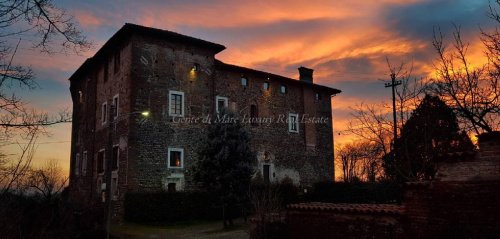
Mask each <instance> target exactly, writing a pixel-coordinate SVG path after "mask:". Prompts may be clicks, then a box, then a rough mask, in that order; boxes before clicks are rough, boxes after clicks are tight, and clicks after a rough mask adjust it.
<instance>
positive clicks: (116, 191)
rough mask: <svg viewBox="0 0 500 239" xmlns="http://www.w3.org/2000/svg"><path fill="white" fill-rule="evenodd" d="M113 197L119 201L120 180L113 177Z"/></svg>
mask: <svg viewBox="0 0 500 239" xmlns="http://www.w3.org/2000/svg"><path fill="white" fill-rule="evenodd" d="M111 181H112V182H111V191H112V192H111V195H113V200H116V199H118V178H116V177H113V178H112V180H111Z"/></svg>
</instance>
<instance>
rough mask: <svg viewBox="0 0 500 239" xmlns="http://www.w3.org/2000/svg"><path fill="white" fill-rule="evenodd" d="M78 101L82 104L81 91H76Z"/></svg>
mask: <svg viewBox="0 0 500 239" xmlns="http://www.w3.org/2000/svg"><path fill="white" fill-rule="evenodd" d="M78 101H79V102H80V103H83V91H81V90H79V91H78Z"/></svg>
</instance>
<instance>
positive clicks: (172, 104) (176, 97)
mask: <svg viewBox="0 0 500 239" xmlns="http://www.w3.org/2000/svg"><path fill="white" fill-rule="evenodd" d="M168 95H169V99H170V101H169V107H168V115H170V116H179V117H184V92H180V91H173V90H171V91H169V93H168Z"/></svg>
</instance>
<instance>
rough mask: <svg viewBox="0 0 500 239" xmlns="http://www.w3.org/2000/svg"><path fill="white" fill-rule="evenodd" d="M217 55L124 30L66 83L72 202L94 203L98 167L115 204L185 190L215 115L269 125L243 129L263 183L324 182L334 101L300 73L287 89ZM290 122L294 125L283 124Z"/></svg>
mask: <svg viewBox="0 0 500 239" xmlns="http://www.w3.org/2000/svg"><path fill="white" fill-rule="evenodd" d="M224 49H225V47H224V46H222V45H219V44H215V43H211V42H207V41H203V40H200V39H195V38H192V37H188V36H183V35H180V34H177V33H173V32H169V31H164V30H159V29H153V28H147V27H142V26H137V25H133V24H126V25H125V26H124V27H122V28H121V29H120V30H119V31H118V32H117V33H116V34H115V35H114V36H113V37H112V38H111V39H110V40H109V41H108V42H106V43H105V44H104V46H103V47H102V48H101V49H100V50H99V51H98V52H97V53H96V54H95V56H94V57H92V58H90V59H88V60H87V61H86V62H85V63H84V64H83V65H82V66H81V67H80V68H79V69H78V70H77V71H76V72H75V73H74V74H73V75H72V76H71V78H70V82H71V87H70V90H71V95H72V100H73V128H72V144H71V171H70V187H71V192H72V195H73V196H75V197H78V198H79V199H81V201H82V202H94V201H96V200H98V199H100V198H101V195H102V194H103V189H104V186H103V185H104V183H105V182H106V180H105V175H106V174H105V172H106V166H107V167H112V169H113V170H112V177H111V178H112V180H111V185H112V190H113V192H112V193H113V198H114V199H115V200H118V201H120V202H121V201H123V199H124V195H125V194H126V192H130V191H158V190H190V189H193V188H194V187H193V184H192V183H191V177H190V168H191V167H192V166H193V164H194V162H195V161H196V157H197V153H196V152H197V150H198V147H199V146H200V143H199V142H200V141H201V139H202V138H203V137H204V132H205V130H206V127H207V124H206V121H207V119H210V120H212V122H213V120H215V119H216V118H217V115H218V114H217V111H218V108H219V107H225V108H229V110H231V111H233V112H235V113H236V114H237V115H238V116H239V117H240V118H243V117H254V118H257V117H258V118H261V119H263V118H267V119H270V120H272V123H267V122H261V123H252V124H250V123H245V124H244V125H245V127H247V129H248V131H249V132H250V135H251V146H252V149H253V150H254V151H255V152H256V153H257V158H258V162H259V164H258V165H256V167H257V172H258V174H260V175H261V176H262V177H264V178H265V180H268V181H270V182H277V181H280V180H282V179H284V178H286V177H288V178H290V179H292V180H293V181H294V183H295V184H297V185H301V186H306V187H307V186H309V185H311V184H312V183H314V182H317V181H323V180H333V178H334V168H333V135H332V121H331V96H332V95H335V94H337V93H340V91H339V90H337V89H332V88H329V87H325V86H321V85H317V84H314V83H313V78H312V70H311V69H307V68H304V67H301V69H300V70H301V72H302V73H301V78H302V79H300V80H294V79H290V78H286V77H283V76H279V75H275V74H271V73H267V72H262V71H258V70H254V69H249V68H244V67H240V66H235V65H230V64H226V63H223V62H221V61H219V60H217V59H215V55H216V54H217V53H218V52H220V51H222V50H224ZM115 106H117V107H116V108H117V113H115V111H114V108H115ZM145 111H147V112H149V115H148V116H147V117H146V116H144V115H142V114H141V112H145ZM295 115H296V116H297V119H298V122H297V124H294V123H289V122H286V121H287V120H289V119H290V117H293V116H295ZM303 117H304V118H303ZM311 117H316V118H311ZM302 119H304V120H305V121H307V120H318V119H323V120H320V121H319V122H316V123H312V122H305V121H301V120H302ZM111 122H112V123H111ZM108 159H111V160H108ZM116 205H120V203H117V204H116Z"/></svg>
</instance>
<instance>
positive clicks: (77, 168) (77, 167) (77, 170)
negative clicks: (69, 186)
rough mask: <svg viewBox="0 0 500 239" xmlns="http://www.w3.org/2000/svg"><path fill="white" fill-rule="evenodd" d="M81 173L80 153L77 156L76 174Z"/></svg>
mask: <svg viewBox="0 0 500 239" xmlns="http://www.w3.org/2000/svg"><path fill="white" fill-rule="evenodd" d="M78 174H80V154H78V153H77V154H76V156H75V175H78Z"/></svg>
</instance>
